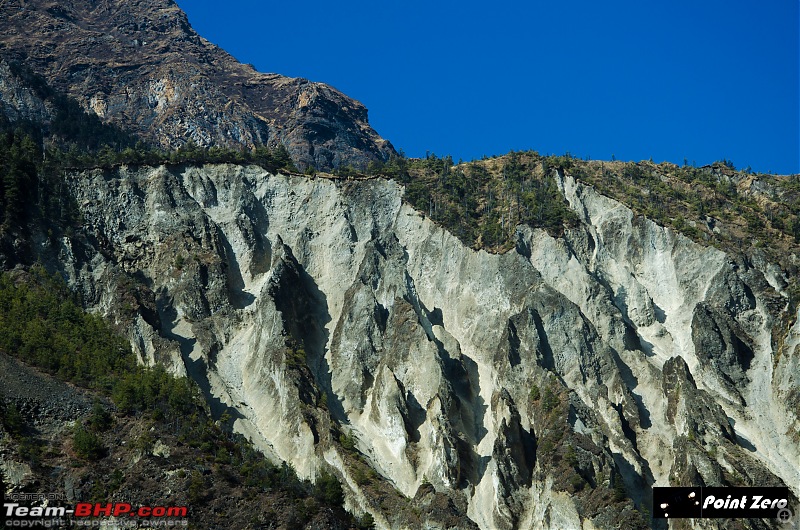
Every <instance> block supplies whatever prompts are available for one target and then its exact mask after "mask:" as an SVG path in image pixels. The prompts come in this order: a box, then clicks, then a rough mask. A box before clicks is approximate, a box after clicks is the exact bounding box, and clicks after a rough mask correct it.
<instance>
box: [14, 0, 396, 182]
mask: <svg viewBox="0 0 800 530" xmlns="http://www.w3.org/2000/svg"><path fill="white" fill-rule="evenodd" d="M0 33H2V35H3V37H2V39H0V57H3V58H4V59H5V60H6V61H9V62H17V63H22V64H24V65H26V66H27V67H29V68H30V69H32V70H33V71H34V72H36V73H37V74H40V75H43V76H44V77H45V78H46V80H47V82H48V83H49V84H50V85H52V86H53V87H54V88H55V89H56V90H58V91H60V92H63V93H65V94H67V95H69V96H71V97H73V98H74V99H75V100H77V101H78V102H79V103H80V105H81V106H82V107H83V108H84V109H86V110H89V111H91V112H92V113H94V114H96V115H97V116H99V117H101V118H102V119H103V120H104V121H106V122H109V123H114V124H116V125H118V126H120V127H121V128H123V129H125V130H127V131H129V132H131V133H134V134H136V135H138V136H140V137H141V138H143V139H146V140H147V141H149V142H151V143H155V144H157V145H159V146H162V147H164V148H177V147H179V146H181V145H184V144H185V143H186V142H188V141H192V142H194V143H195V144H197V145H200V146H211V145H217V146H227V147H244V148H252V147H254V146H257V145H267V146H269V147H276V146H277V145H278V144H283V145H284V146H285V147H286V148H287V149H288V150H289V152H290V153H291V155H292V157H293V158H294V160H295V161H296V162H298V163H299V164H300V165H301V166H302V167H305V166H308V165H313V166H315V167H317V168H319V169H331V168H336V167H340V166H346V165H352V166H355V167H366V165H367V164H368V163H369V162H371V161H379V160H386V159H388V157H389V156H390V155H392V154H394V148H393V147H392V146H391V144H390V143H389V142H387V141H386V140H384V139H382V138H380V136H378V134H377V133H376V132H375V131H374V130H373V129H372V128H371V127H370V125H369V123H368V121H367V109H366V108H365V107H364V106H363V105H362V104H361V103H359V102H357V101H355V100H353V99H351V98H348V97H347V96H345V95H343V94H341V93H340V92H338V91H337V90H335V89H333V88H331V87H329V86H327V85H325V84H322V83H315V82H311V81H308V80H306V79H300V78H289V77H284V76H281V75H277V74H264V73H259V72H257V71H255V70H254V69H253V67H252V66H250V65H244V64H241V63H239V62H238V61H236V60H235V59H234V58H233V57H231V56H230V55H229V54H227V53H226V52H225V51H223V50H221V49H220V48H218V47H216V46H214V45H213V44H211V43H210V42H208V41H207V40H205V39H204V38H202V37H201V36H199V35H198V34H197V33H196V32H195V31H194V30H193V29H192V27H191V26H190V25H189V22H188V20H187V18H186V15H185V14H184V13H183V12H182V11H181V10H180V8H179V7H178V6H177V5H176V4H175V3H174V2H172V1H171V0H141V1H135V2H129V1H123V0H115V1H105V0H104V1H94V0H75V1H67V2H52V1H48V0H9V1H6V2H2V3H0Z"/></svg>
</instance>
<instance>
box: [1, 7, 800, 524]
mask: <svg viewBox="0 0 800 530" xmlns="http://www.w3.org/2000/svg"><path fill="white" fill-rule="evenodd" d="M0 12H1V13H2V14H3V16H2V18H0V27H2V28H3V32H4V33H3V35H4V37H3V40H2V42H1V43H0V51H1V52H2V60H0V110H2V113H0V133H2V134H0V172H1V174H0V179H1V180H0V184H2V185H1V186H0V267H2V269H4V272H3V273H2V275H0V322H4V325H3V326H2V327H0V329H2V330H3V331H4V333H3V334H1V335H0V339H2V341H0V348H1V349H2V350H3V351H0V365H2V366H0V368H2V370H0V372H2V374H3V375H2V376H0V380H2V382H3V384H2V385H0V391H1V392H2V400H0V401H1V402H0V405H3V406H0V419H2V422H1V423H2V430H0V435H2V436H0V468H2V471H3V474H4V475H5V477H3V478H7V479H9V481H10V482H11V484H12V485H13V487H14V488H16V490H17V491H19V490H20V489H23V490H24V489H26V488H27V490H30V491H33V490H36V491H40V489H41V488H43V487H46V488H52V489H55V490H58V491H59V492H60V491H61V489H62V488H63V491H64V492H65V494H66V495H67V497H68V498H69V499H70V500H88V499H89V498H90V497H91V499H92V500H98V501H102V502H110V501H112V500H128V501H135V502H142V503H144V502H153V503H158V502H166V500H172V501H174V502H175V503H183V502H190V503H194V504H198V505H201V504H202V506H198V507H196V510H197V511H196V512H192V513H190V519H191V523H192V524H193V525H198V526H200V527H206V528H224V527H226V526H225V525H226V521H227V524H228V525H231V526H233V527H249V526H255V527H257V526H259V525H261V526H264V527H269V525H272V526H273V527H282V528H294V527H297V526H303V527H306V528H355V527H370V526H371V525H372V523H373V522H374V524H375V526H376V527H378V528H442V529H444V528H464V529H474V528H480V529H512V528H526V529H527V528H552V529H564V528H567V529H572V528H584V529H592V528H597V529H605V528H647V527H649V526H653V527H656V528H701V529H705V528H716V527H717V526H718V525H717V522H715V521H711V520H684V521H672V522H667V521H664V520H660V519H652V518H651V516H650V513H651V512H652V508H653V507H652V495H653V487H657V486H667V485H673V486H788V487H789V488H790V491H791V492H792V498H791V503H792V506H796V505H797V502H798V499H797V498H798V496H800V489H799V488H800V437H799V435H798V433H799V432H800V349H798V345H800V323H799V322H800V321H799V320H798V307H800V285H799V283H800V282H799V281H798V278H799V276H798V266H800V258H798V256H800V186H798V177H797V176H772V175H754V174H751V173H749V172H742V171H736V170H735V169H734V168H732V167H731V166H730V164H726V163H720V164H714V165H712V166H708V167H703V168H692V167H683V168H680V167H677V166H675V165H672V164H653V163H651V162H640V163H622V162H600V161H582V160H577V159H574V158H572V157H569V156H563V157H556V156H548V157H543V156H540V155H538V154H537V153H535V152H527V153H510V154H509V155H506V156H503V157H496V158H489V159H485V160H481V161H474V162H471V163H462V164H455V163H453V161H452V160H451V159H449V158H436V157H427V158H426V159H423V160H408V159H405V158H401V157H395V156H390V155H391V154H392V153H393V151H392V149H391V146H390V145H389V144H388V143H385V142H383V141H382V140H380V139H379V138H378V137H377V135H376V134H375V133H374V131H372V130H371V129H370V128H369V126H368V125H367V123H366V111H365V110H364V109H363V107H362V106H360V104H358V103H356V102H353V101H352V100H349V99H348V98H346V97H345V96H343V95H341V94H339V93H337V92H335V91H334V90H333V89H331V88H329V87H326V86H325V85H318V84H313V83H309V82H307V81H304V80H292V79H287V78H282V77H280V76H277V75H267V74H259V73H256V72H254V71H253V70H252V69H250V68H249V67H247V66H244V65H240V64H239V63H236V62H235V61H234V60H233V59H232V58H231V57H230V56H228V55H227V54H225V53H224V52H223V51H221V50H219V49H217V48H215V47H214V46H212V45H210V44H209V43H208V42H206V41H204V40H203V39H202V38H201V37H199V36H197V35H196V34H195V33H194V32H193V31H192V30H191V28H190V27H189V26H188V23H187V22H186V19H185V16H184V15H183V14H182V13H181V12H180V10H179V9H178V8H177V7H176V6H175V5H174V4H172V3H170V2H167V1H163V0H161V1H156V0H142V1H140V2H132V3H122V2H113V1H95V2H89V1H86V2H80V1H72V2H62V3H58V4H56V3H49V2H26V1H20V0H8V1H6V2H4V3H2V4H0ZM39 75H41V76H43V77H39ZM237 83H238V84H237ZM83 109H89V110H90V112H89V113H88V114H85V113H83V112H82V110H83ZM103 122H106V123H103ZM142 138H145V139H149V140H150V141H151V142H154V143H156V144H159V145H161V146H164V147H174V146H176V145H181V144H182V143H183V142H186V141H187V140H189V139H192V140H194V142H195V143H197V144H201V145H206V146H209V147H210V148H209V149H206V150H204V149H199V148H196V146H193V145H189V146H188V147H187V146H184V148H183V149H181V150H178V151H172V152H162V151H159V150H157V149H149V148H147V146H143V145H141V142H139V143H138V144H137V139H142ZM275 142H280V143H281V145H285V146H286V147H287V148H288V149H289V151H290V152H291V154H292V156H293V157H294V158H295V159H296V160H297V161H298V162H300V163H301V165H302V164H314V165H316V166H317V167H318V168H330V167H337V166H342V165H348V164H352V165H355V166H358V165H360V166H364V165H366V164H367V163H370V162H372V163H371V164H370V167H371V174H364V173H363V172H358V171H353V170H352V169H344V170H340V171H337V175H332V174H330V173H325V172H319V173H316V174H314V172H310V173H312V174H310V175H300V174H298V173H297V172H296V171H294V170H291V169H287V167H288V168H291V163H290V161H289V160H288V158H287V157H286V156H285V152H284V153H283V154H281V153H280V152H271V151H269V150H263V151H261V154H262V155H263V157H261V155H258V156H256V155H255V154H254V155H251V156H250V157H249V158H248V157H246V156H245V155H243V154H242V153H239V152H237V151H230V152H226V151H225V150H223V149H221V148H220V147H221V146H230V147H234V148H237V147H241V146H253V145H260V144H262V143H267V144H269V145H273V146H274V145H275ZM103 144H108V145H109V146H111V147H110V148H106V149H104V148H103V147H102V145H103ZM62 148H63V149H62ZM259 157H260V158H259ZM220 161H227V162H234V163H218V162H220ZM264 161H270V163H266V162H264ZM210 162H214V163H210ZM287 162H288V163H287ZM259 164H260V165H259ZM42 268H44V269H46V270H47V271H49V272H50V273H55V274H57V276H58V277H60V278H61V279H63V281H65V282H66V284H67V286H68V287H69V289H70V291H71V293H72V294H71V295H68V294H66V292H65V291H60V290H59V289H63V286H62V287H57V286H56V285H60V284H59V283H58V282H57V281H56V280H54V279H52V278H50V277H49V276H41V277H42V278H50V279H47V280H42V281H44V287H39V288H38V289H39V291H40V292H42V293H44V294H42V298H41V299H39V298H35V299H34V300H33V305H32V306H31V307H28V306H25V305H24V304H22V302H21V300H22V299H23V298H24V297H23V296H22V295H20V294H19V292H20V290H24V289H26V287H25V286H26V285H28V283H29V282H31V281H33V282H34V285H35V281H34V280H31V278H34V279H35V277H37V276H39V275H42V273H41V269H42ZM48 282H51V283H48ZM54 286H56V287H54ZM15 289H16V290H15ZM34 290H35V288H34ZM54 293H55V294H54ZM48 295H49V296H51V297H54V296H55V297H56V299H58V300H59V301H61V300H64V302H63V303H55V302H54V301H53V300H52V299H48V298H46V296H48ZM70 296H73V297H74V300H73V301H72V302H68V301H67V299H68V298H70ZM42 300H45V301H44V302H43V301H42ZM48 300H49V301H48ZM75 301H80V303H81V304H82V307H83V309H85V310H87V311H89V312H90V313H92V314H94V315H99V316H102V317H103V319H104V320H105V322H106V324H105V325H104V326H105V327H103V326H101V325H100V324H99V323H98V322H99V319H97V318H96V317H87V316H85V315H84V316H83V317H79V316H78V315H80V314H81V313H80V311H79V310H78V309H77V307H75V306H74V303H75ZM51 313H52V315H51ZM48 315H49V316H50V317H51V320H52V321H50V322H44V323H42V322H40V320H41V319H43V318H44V317H45V316H48ZM2 319H6V320H2ZM93 319H94V320H93ZM59 326H62V327H63V326H66V330H67V332H66V334H54V333H52V332H51V330H52V329H54V328H57V329H61V328H59ZM107 327H113V329H114V330H115V331H116V333H118V334H121V335H122V337H123V339H122V343H124V344H128V345H130V348H129V349H127V348H125V347H123V345H121V344H120V343H119V339H114V338H112V336H111V335H109V334H108V333H110V332H108V330H107ZM12 328H13V330H14V333H15V334H14V335H13V336H12V333H11V331H12ZM93 338H94V339H96V340H93ZM48 341H51V342H48ZM103 348H106V349H105V350H103ZM95 350H97V351H101V352H102V351H105V352H106V353H104V354H102V355H100V354H98V355H95V354H94V353H93V352H95ZM124 352H129V353H124ZM6 354H8V355H6ZM90 354H91V355H90ZM71 356H74V357H75V358H76V359H77V360H75V361H73V362H72V364H70V361H69V359H70V358H72V357H71ZM134 356H135V358H136V361H138V365H139V368H136V367H135V366H134V364H135V363H134V361H133V357H134ZM118 357H119V358H120V359H123V358H124V359H123V360H124V362H122V361H117V360H114V361H113V362H112V361H109V362H111V363H112V365H113V366H111V368H109V369H108V370H102V369H101V368H102V365H101V367H100V368H98V367H97V365H96V363H99V362H100V361H101V360H103V359H106V358H110V359H112V360H113V359H118ZM37 359H39V361H37ZM37 363H38V364H37ZM115 363H117V364H115ZM119 363H122V364H121V365H119ZM126 363H128V364H126ZM28 364H35V365H36V366H38V367H39V369H40V370H42V372H39V371H36V370H32V369H31V368H30V366H28ZM120 366H121V368H120ZM141 366H148V367H153V370H151V371H147V370H145V369H143V368H141ZM157 367H160V368H161V369H163V370H166V371H167V372H169V373H170V374H172V375H174V376H176V377H177V379H170V378H167V377H166V375H165V373H164V372H163V371H161V370H159V369H156V368H157ZM143 374H144V375H143ZM148 374H149V375H148ZM184 377H185V378H184ZM148 378H150V379H148ZM62 379H66V380H67V381H70V384H66V383H64V382H63V381H62ZM188 381H191V382H192V383H191V385H189V384H188ZM73 384H76V385H82V386H81V388H75V387H73V386H72V385H73ZM176 388H177V389H184V391H178V390H175V392H173V390H174V389H176ZM165 389H166V390H165ZM170 389H172V390H170ZM186 389H194V390H188V391H187V390H186ZM182 392H189V393H192V392H193V394H192V395H191V396H189V397H187V396H186V395H184V394H183V393H182ZM153 395H155V396H158V397H157V398H153V397H152V396H153ZM54 396H55V397H54ZM92 402H97V403H99V405H98V404H97V403H94V404H92ZM20 415H22V416H23V417H22V418H20ZM109 417H110V418H112V419H109ZM108 422H113V425H114V426H115V428H114V429H110V428H109V423H108ZM102 425H105V427H102ZM84 431H88V432H89V433H92V434H93V436H94V437H92V436H87V434H86V432H84ZM95 431H96V432H95ZM243 438H246V439H247V440H249V444H252V446H253V447H255V448H257V449H258V451H260V453H256V452H255V451H254V450H253V449H252V447H251V446H250V445H249V444H248V443H247V442H244V441H243ZM99 447H102V448H103V450H100V449H99ZM262 457H263V458H262ZM292 470H295V471H296V474H297V475H299V477H300V479H301V480H297V478H296V477H295V473H294V471H292ZM116 471H118V472H119V473H115V472H116ZM109 474H110V475H109ZM306 478H307V479H310V480H314V481H316V485H315V486H311V484H309V483H306V482H303V480H302V479H306ZM339 488H341V489H339ZM342 495H343V497H342ZM342 501H344V507H346V508H347V510H348V511H349V512H350V513H351V514H354V516H351V515H348V514H347V513H345V512H344V511H343V510H342V509H341V508H342ZM233 503H235V504H236V506H237V510H239V511H240V513H236V514H235V517H236V518H235V519H227V518H228V514H227V513H226V512H228V511H229V510H230V511H233V508H231V506H232V505H233ZM286 503H289V504H291V509H290V510H287V511H283V510H281V507H282V505H283V504H286ZM248 516H250V517H248ZM356 516H357V518H356ZM735 524H736V525H738V526H737V527H739V528H749V529H760V528H780V527H782V526H781V525H780V523H779V522H778V521H776V520H768V519H750V520H739V521H735Z"/></svg>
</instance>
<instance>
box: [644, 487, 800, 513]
mask: <svg viewBox="0 0 800 530" xmlns="http://www.w3.org/2000/svg"><path fill="white" fill-rule="evenodd" d="M796 508H797V507H795V506H789V488H700V487H696V488H653V511H652V514H653V517H656V518H659V519H686V518H692V519H700V518H706V519H718V518H739V519H744V518H765V519H776V518H784V517H786V516H787V514H788V516H789V517H791V516H792V514H793V512H794V510H795V509H796Z"/></svg>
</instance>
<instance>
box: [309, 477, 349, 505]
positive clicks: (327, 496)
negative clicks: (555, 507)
mask: <svg viewBox="0 0 800 530" xmlns="http://www.w3.org/2000/svg"><path fill="white" fill-rule="evenodd" d="M314 496H315V497H316V498H318V499H319V500H320V501H321V502H324V503H325V504H329V505H331V506H341V505H342V504H343V503H344V492H343V491H342V485H341V484H339V481H338V480H337V479H336V477H335V476H333V475H331V474H330V473H328V472H327V471H323V472H322V473H321V474H320V475H319V476H318V477H317V483H316V484H314Z"/></svg>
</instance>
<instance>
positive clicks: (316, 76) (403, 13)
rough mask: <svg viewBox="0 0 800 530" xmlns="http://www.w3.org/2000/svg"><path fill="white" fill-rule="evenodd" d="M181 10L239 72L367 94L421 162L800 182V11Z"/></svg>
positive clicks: (374, 110)
mask: <svg viewBox="0 0 800 530" xmlns="http://www.w3.org/2000/svg"><path fill="white" fill-rule="evenodd" d="M178 4H179V5H180V6H181V8H183V9H184V10H185V11H186V12H187V14H188V16H189V21H190V22H191V24H192V25H193V26H194V28H195V29H196V30H197V31H198V32H199V33H200V34H201V35H203V36H204V37H206V38H207V39H209V40H210V41H211V42H213V43H215V44H217V45H219V46H221V47H222V48H224V49H226V50H227V51H228V52H230V53H231V54H232V55H233V56H235V57H236V58H237V59H239V60H240V61H242V62H246V63H252V64H253V65H255V67H256V68H257V69H258V70H259V71H262V72H277V73H280V74H284V75H289V76H296V77H305V78H307V79H311V80H313V81H322V82H325V83H328V84H330V85H332V86H334V87H336V88H337V89H339V90H341V91H342V92H344V93H345V94H347V95H349V96H351V97H353V98H355V99H358V100H359V101H361V102H362V103H364V104H365V105H366V106H367V108H368V109H369V117H370V123H371V124H372V125H373V127H375V129H376V130H377V131H378V132H379V133H380V134H381V136H383V137H384V138H387V139H389V140H390V141H391V142H392V143H393V144H394V145H395V147H396V148H398V149H402V150H404V151H405V153H406V155H408V156H424V155H425V152H426V151H430V152H435V153H436V154H438V155H445V154H451V155H452V156H453V158H455V159H456V160H458V159H459V158H463V159H464V160H470V159H473V158H480V157H481V156H482V155H493V154H503V153H506V152H508V151H509V150H511V149H515V150H522V149H535V150H537V151H539V152H540V153H542V154H548V153H550V154H563V153H564V152H566V151H569V152H571V153H572V154H573V155H576V156H580V157H585V156H589V157H591V158H595V159H610V158H611V156H612V155H615V156H616V158H617V159H618V160H643V159H649V158H651V157H652V158H653V160H654V161H656V162H661V161H664V160H668V161H671V162H675V163H679V164H682V163H683V160H684V158H686V159H687V160H688V161H689V163H690V164H691V163H692V161H696V163H697V164H698V165H701V164H707V163H710V162H713V161H715V160H721V159H723V158H726V159H729V160H732V161H733V162H734V164H735V165H736V166H737V167H739V168H743V167H747V166H752V168H753V169H754V170H756V171H764V172H767V171H772V172H774V173H782V174H786V173H800V124H799V123H798V122H799V121H800V88H799V87H798V85H799V84H800V83H799V81H798V71H800V57H799V56H800V54H799V53H798V50H799V49H800V36H798V26H799V25H800V22H799V19H800V14H799V13H798V11H799V10H798V4H799V3H798V1H797V0H766V1H763V2H756V1H753V0H700V1H697V0H694V1H687V0H669V1H666V0H662V1H658V2H655V1H642V0H638V1H628V0H625V1H616V0H612V1H610V2H597V1H578V0H572V1H569V0H567V1H553V0H551V1H549V2H538V1H532V2H521V1H519V2H517V1H515V2H507V1H502V0H501V1H495V2H492V1H488V2H475V1H472V0H461V1H458V2H456V1H438V2H437V1H435V0H434V1H425V2H422V1H419V0H406V1H403V2H381V1H375V0H371V1H360V0H359V1H354V2H330V1H325V2H322V1H318V0H305V1H304V2H286V1H282V2H269V1H267V2H265V1H263V0H227V1H225V2H218V1H210V0H178Z"/></svg>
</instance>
